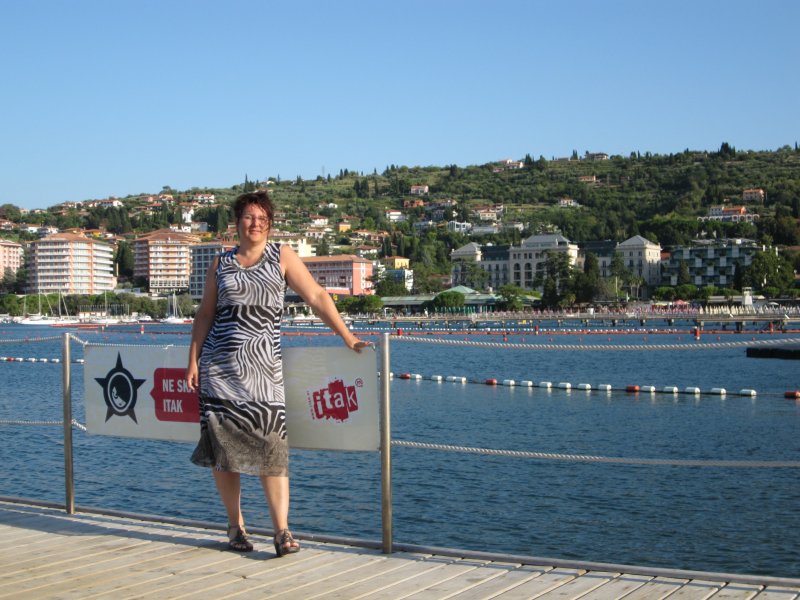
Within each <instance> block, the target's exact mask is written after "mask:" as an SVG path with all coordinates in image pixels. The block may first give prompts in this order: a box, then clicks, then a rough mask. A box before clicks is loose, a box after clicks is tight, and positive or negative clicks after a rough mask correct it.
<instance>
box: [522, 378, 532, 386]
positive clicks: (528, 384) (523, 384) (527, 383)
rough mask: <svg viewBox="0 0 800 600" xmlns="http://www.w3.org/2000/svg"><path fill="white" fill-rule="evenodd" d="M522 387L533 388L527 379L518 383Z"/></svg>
mask: <svg viewBox="0 0 800 600" xmlns="http://www.w3.org/2000/svg"><path fill="white" fill-rule="evenodd" d="M519 384H520V385H521V386H522V387H533V382H532V381H530V380H528V379H523V380H522V381H520V382H519Z"/></svg>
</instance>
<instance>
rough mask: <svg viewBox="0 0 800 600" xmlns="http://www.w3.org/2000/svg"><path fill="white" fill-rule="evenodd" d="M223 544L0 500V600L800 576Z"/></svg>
mask: <svg viewBox="0 0 800 600" xmlns="http://www.w3.org/2000/svg"><path fill="white" fill-rule="evenodd" d="M251 535H252V538H253V541H254V542H255V546H256V549H255V551H254V552H251V553H249V554H238V553H235V552H230V551H228V550H226V549H225V546H226V544H225V542H226V537H225V533H224V531H223V528H222V527H216V528H215V527H214V526H212V525H210V524H205V525H203V524H200V523H196V522H195V523H192V522H188V521H185V522H181V521H178V520H169V519H161V518H158V517H144V516H141V515H140V516H138V518H134V517H132V516H122V515H116V514H110V513H108V512H106V513H100V512H81V511H78V512H77V513H76V514H68V513H66V512H65V511H64V510H63V509H58V508H56V507H55V506H44V505H38V504H37V505H33V504H30V503H27V502H24V501H21V500H11V501H10V499H8V498H6V499H4V500H0V564H2V577H0V598H15V599H17V598H36V599H47V598H81V599H82V600H85V599H89V598H115V599H118V598H134V597H135V598H158V599H159V600H162V599H176V598H198V599H200V598H202V599H206V598H287V599H288V598H291V599H300V598H303V599H307V598H319V599H323V598H327V599H332V598H340V599H351V598H386V599H391V600H394V599H397V598H411V597H413V598H418V599H431V600H434V599H444V598H454V599H459V600H467V599H473V600H477V599H489V598H498V599H505V600H511V599H518V598H542V599H547V598H561V599H570V598H598V599H599V598H625V599H626V600H634V599H655V598H684V599H686V598H688V599H692V598H697V599H700V598H703V599H706V598H719V599H721V598H742V599H744V598H748V599H749V598H757V599H763V600H766V599H767V598H780V599H781V600H797V599H798V598H800V579H788V578H777V577H760V576H755V575H731V574H722V573H705V572H697V571H680V570H672V569H658V568H648V567H632V566H624V565H612V564H605V563H587V562H578V561H560V560H548V559H539V558H533V557H519V556H504V555H500V554H489V553H477V552H466V551H458V550H449V549H443V548H424V547H416V546H415V547H411V546H397V549H398V551H395V552H394V553H393V554H383V553H382V552H381V550H380V548H378V547H375V546H374V545H373V546H372V547H369V545H359V544H357V543H354V542H355V541H351V543H348V542H347V541H339V542H337V541H335V540H333V539H328V540H324V541H323V540H321V539H319V538H318V537H316V538H315V536H302V535H299V536H298V537H299V539H300V540H301V543H302V545H303V549H302V551H301V552H299V553H298V554H293V555H288V556H285V557H283V558H280V559H276V558H275V554H274V551H273V548H272V541H271V539H270V538H269V537H268V532H259V530H257V529H255V528H253V529H252V530H251Z"/></svg>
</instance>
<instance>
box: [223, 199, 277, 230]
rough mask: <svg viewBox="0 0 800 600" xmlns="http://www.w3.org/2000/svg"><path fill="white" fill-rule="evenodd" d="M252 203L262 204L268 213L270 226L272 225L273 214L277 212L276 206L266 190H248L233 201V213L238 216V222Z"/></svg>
mask: <svg viewBox="0 0 800 600" xmlns="http://www.w3.org/2000/svg"><path fill="white" fill-rule="evenodd" d="M250 204H255V205H257V206H260V207H261V208H262V209H263V210H264V212H265V213H267V219H268V220H269V224H270V226H272V216H273V214H274V213H275V206H274V205H273V204H272V200H271V199H270V197H269V194H268V193H267V192H266V190H260V191H258V192H247V193H246V194H241V195H240V196H239V197H237V198H236V200H235V201H234V203H233V214H234V216H235V217H236V222H237V223H238V222H239V219H241V218H242V213H243V212H244V209H245V208H247V206H249V205H250Z"/></svg>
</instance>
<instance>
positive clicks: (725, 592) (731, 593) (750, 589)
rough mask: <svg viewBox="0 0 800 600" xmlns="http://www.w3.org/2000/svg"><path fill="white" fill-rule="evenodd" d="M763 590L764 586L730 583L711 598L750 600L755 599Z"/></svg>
mask: <svg viewBox="0 0 800 600" xmlns="http://www.w3.org/2000/svg"><path fill="white" fill-rule="evenodd" d="M762 589H763V586H760V585H750V584H746V583H728V584H727V585H725V587H723V588H722V589H720V590H719V591H718V592H717V593H715V594H714V595H713V596H711V598H713V599H714V600H750V598H755V596H756V594H758V593H759V592H760V591H761V590H762Z"/></svg>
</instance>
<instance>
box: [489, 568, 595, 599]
mask: <svg viewBox="0 0 800 600" xmlns="http://www.w3.org/2000/svg"><path fill="white" fill-rule="evenodd" d="M584 572H585V571H580V570H577V569H553V570H552V571H548V572H547V573H543V574H541V575H539V576H538V577H534V578H533V579H529V580H527V581H525V582H523V583H521V584H520V585H518V586H515V587H513V588H511V589H509V590H506V591H505V592H503V593H502V594H500V595H498V596H496V598H502V599H503V600H521V599H523V598H534V597H537V595H538V594H544V593H546V592H549V591H550V590H553V589H556V588H558V587H559V586H562V585H564V584H566V583H568V582H570V581H573V580H574V579H575V578H577V577H579V576H581V575H582V574H583V573H584Z"/></svg>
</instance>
